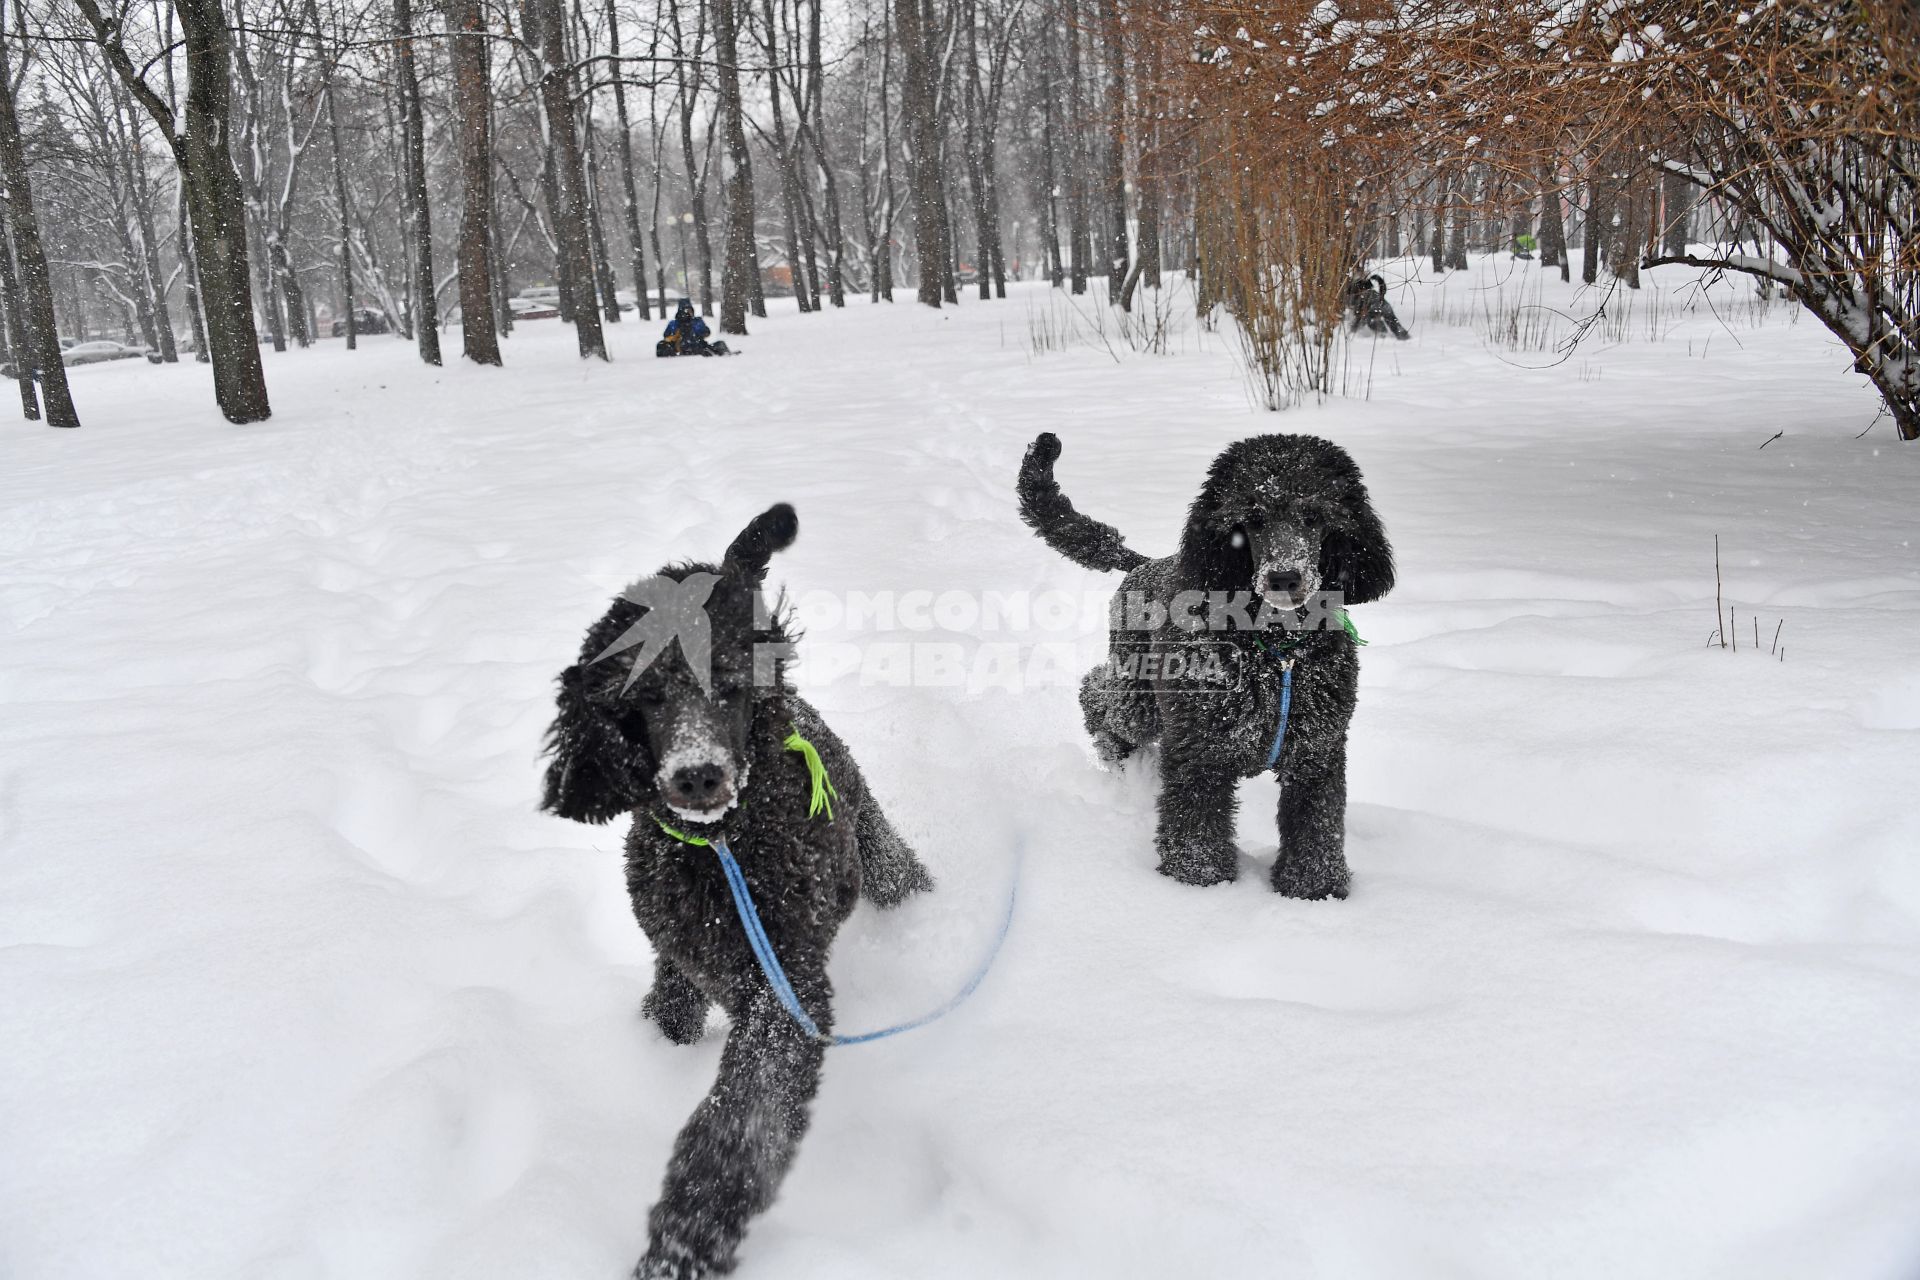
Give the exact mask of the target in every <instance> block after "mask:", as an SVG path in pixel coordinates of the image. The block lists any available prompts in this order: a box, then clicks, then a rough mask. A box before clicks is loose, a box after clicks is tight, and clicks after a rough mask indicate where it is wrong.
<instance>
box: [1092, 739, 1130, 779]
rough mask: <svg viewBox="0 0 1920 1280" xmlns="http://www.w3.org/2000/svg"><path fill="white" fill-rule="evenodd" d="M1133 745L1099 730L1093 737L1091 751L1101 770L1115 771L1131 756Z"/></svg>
mask: <svg viewBox="0 0 1920 1280" xmlns="http://www.w3.org/2000/svg"><path fill="white" fill-rule="evenodd" d="M1133 750H1134V747H1133V744H1132V743H1131V742H1128V741H1127V740H1126V739H1125V738H1123V737H1121V736H1120V735H1119V734H1117V733H1113V732H1111V731H1110V730H1107V729H1101V730H1099V731H1097V732H1096V733H1095V734H1094V735H1093V751H1094V754H1095V755H1096V756H1098V757H1099V758H1100V764H1101V766H1102V767H1103V768H1107V769H1117V768H1119V767H1120V766H1121V765H1123V764H1125V763H1126V762H1127V757H1128V756H1130V755H1132V754H1133Z"/></svg>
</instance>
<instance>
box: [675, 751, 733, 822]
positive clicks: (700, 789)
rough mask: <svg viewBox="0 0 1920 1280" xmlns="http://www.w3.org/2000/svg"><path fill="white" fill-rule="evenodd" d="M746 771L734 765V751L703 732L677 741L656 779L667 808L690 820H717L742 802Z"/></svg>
mask: <svg viewBox="0 0 1920 1280" xmlns="http://www.w3.org/2000/svg"><path fill="white" fill-rule="evenodd" d="M744 774H745V770H744V769H736V768H735V767H734V761H733V755H732V753H731V752H729V751H728V750H727V748H726V746H725V745H724V744H723V743H722V742H720V741H719V740H718V739H717V738H713V737H708V736H706V735H704V734H701V735H698V736H693V735H689V736H688V737H685V738H682V739H681V740H680V741H678V742H676V743H675V744H674V746H673V747H672V749H671V750H669V751H668V752H667V754H666V756H665V758H664V759H662V760H661V761H660V769H659V771H658V772H657V773H655V774H654V779H653V780H654V785H655V786H657V787H659V788H660V796H661V798H662V799H663V800H665V801H666V802H667V808H669V809H671V810H673V812H674V813H675V814H677V815H678V816H680V817H682V818H685V819H686V820H688V821H689V822H717V821H719V820H720V818H721V816H722V815H723V814H725V813H726V811H727V810H729V809H731V808H733V806H734V805H735V804H737V803H739V800H740V791H741V788H742V786H744V784H745V781H746V779H745V776H744Z"/></svg>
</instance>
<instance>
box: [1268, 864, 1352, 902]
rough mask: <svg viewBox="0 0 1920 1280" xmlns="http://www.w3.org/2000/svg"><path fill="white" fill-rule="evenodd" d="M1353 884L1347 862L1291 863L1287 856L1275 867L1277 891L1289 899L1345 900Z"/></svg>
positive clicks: (1274, 874)
mask: <svg viewBox="0 0 1920 1280" xmlns="http://www.w3.org/2000/svg"><path fill="white" fill-rule="evenodd" d="M1352 883H1353V874H1352V873H1351V872H1349V871H1348V870H1347V864H1346V862H1345V860H1344V859H1343V860H1341V861H1338V862H1331V863H1329V862H1309V863H1304V864H1301V863H1290V862H1288V861H1287V860H1286V858H1285V856H1284V855H1283V856H1282V857H1281V859H1280V861H1278V862H1276V863H1274V864H1273V891H1274V892H1275V893H1277V894H1280V895H1281V896H1283V897H1287V898H1305V899H1307V900H1309V901H1317V900H1319V899H1321V898H1344V897H1346V896H1347V889H1348V888H1349V887H1350V886H1351V885H1352Z"/></svg>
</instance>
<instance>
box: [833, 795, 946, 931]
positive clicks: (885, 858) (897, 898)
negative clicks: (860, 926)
mask: <svg viewBox="0 0 1920 1280" xmlns="http://www.w3.org/2000/svg"><path fill="white" fill-rule="evenodd" d="M853 831H854V837H855V839H857V840H858V841H859V842H860V892H862V893H864V894H866V896H867V900H868V901H869V902H872V903H873V904H874V905H875V906H877V907H896V906H899V905H900V903H901V902H902V901H903V900H905V898H906V897H907V895H908V894H913V893H921V892H924V891H926V890H928V889H931V888H933V874H932V873H931V872H929V871H928V870H927V868H926V867H925V865H923V864H922V863H921V861H920V859H919V858H918V857H917V856H916V855H915V854H914V852H913V846H912V845H910V844H908V843H907V842H906V840H905V839H903V838H902V837H901V835H900V833H899V832H898V831H895V830H894V829H893V824H892V823H891V822H888V821H887V815H886V814H885V813H884V812H882V811H881V808H880V802H879V801H878V800H876V799H874V798H873V794H872V792H868V794H867V802H866V804H864V805H862V806H861V808H860V813H859V815H858V816H857V817H856V818H855V819H854V822H853Z"/></svg>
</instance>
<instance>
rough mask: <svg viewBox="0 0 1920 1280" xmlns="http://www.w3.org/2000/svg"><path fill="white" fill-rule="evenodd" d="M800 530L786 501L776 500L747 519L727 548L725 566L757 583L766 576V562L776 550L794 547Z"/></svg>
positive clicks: (756, 584) (797, 520) (797, 518)
mask: <svg viewBox="0 0 1920 1280" xmlns="http://www.w3.org/2000/svg"><path fill="white" fill-rule="evenodd" d="M799 532H800V517H799V516H797V515H795V514H794V513H793V508H792V507H790V506H788V505H787V504H786V503H784V502H776V503H774V504H773V505H772V506H770V507H768V508H767V509H766V510H765V511H762V512H761V513H760V514H759V515H757V516H755V517H754V518H753V519H751V520H749V521H747V527H746V528H744V529H742V530H741V531H740V536H739V537H737V538H735V539H734V540H733V542H732V544H731V545H729V546H728V547H727V554H726V557H725V561H726V563H725V566H724V567H725V568H726V569H727V570H728V571H730V572H733V573H737V574H739V575H740V576H741V577H743V578H745V579H747V581H749V582H751V583H753V584H754V585H755V586H758V585H759V584H760V583H761V582H762V581H764V580H765V579H766V576H767V561H769V560H771V559H773V553H774V552H776V551H785V550H786V549H787V548H788V547H790V546H792V545H793V539H794V536H795V535H796V534H798V533H799Z"/></svg>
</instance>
